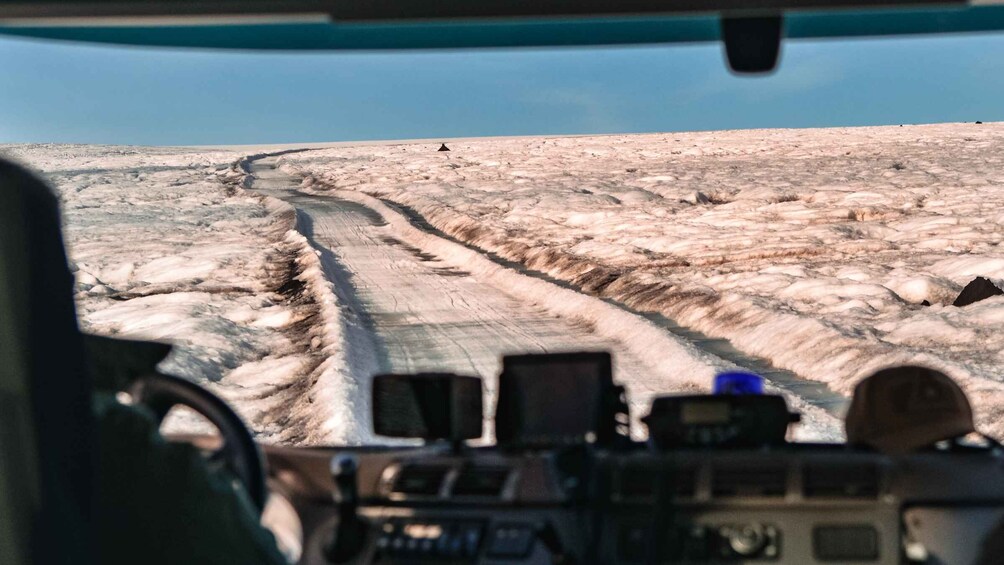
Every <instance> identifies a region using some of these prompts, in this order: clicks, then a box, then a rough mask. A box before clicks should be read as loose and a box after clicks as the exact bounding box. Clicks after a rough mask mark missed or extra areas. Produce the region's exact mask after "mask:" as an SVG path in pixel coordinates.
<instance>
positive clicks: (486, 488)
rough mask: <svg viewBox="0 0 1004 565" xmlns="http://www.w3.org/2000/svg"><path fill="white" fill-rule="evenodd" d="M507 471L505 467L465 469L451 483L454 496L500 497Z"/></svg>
mask: <svg viewBox="0 0 1004 565" xmlns="http://www.w3.org/2000/svg"><path fill="white" fill-rule="evenodd" d="M508 479H509V469H507V468H506V467H483V466H470V467H465V468H464V470H462V471H461V472H460V474H459V475H458V476H457V480H456V481H455V482H454V483H453V493H452V494H453V495H454V496H491V497H499V496H502V490H503V489H504V488H505V485H506V481H507V480H508Z"/></svg>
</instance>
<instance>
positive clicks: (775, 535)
mask: <svg viewBox="0 0 1004 565" xmlns="http://www.w3.org/2000/svg"><path fill="white" fill-rule="evenodd" d="M263 450H264V452H265V456H266V458H267V462H268V468H269V470H268V475H269V484H270V488H271V490H272V492H273V493H274V494H275V495H276V496H279V497H281V498H282V499H284V500H285V501H287V502H288V503H289V505H290V506H291V507H292V508H293V509H295V513H296V520H298V531H299V532H300V533H301V539H300V540H299V541H300V543H301V546H300V550H299V561H300V562H301V563H310V564H325V563H386V564H397V563H440V562H442V563H458V564H460V563H485V564H489V563H497V564H516V563H520V564H530V563H534V564H536V563H541V564H543V563H632V564H633V563H639V564H640V563H695V564H696V563H701V564H705V563H774V564H778V565H781V564H812V563H876V564H893V563H944V564H956V563H957V564H969V563H981V564H982V563H991V562H997V563H1000V562H1002V561H1001V560H999V559H1000V558H1001V556H1000V555H998V556H997V559H998V560H997V561H988V560H987V559H989V558H992V556H988V555H987V551H990V550H989V549H987V548H988V547H989V546H988V544H989V542H990V540H991V539H993V538H994V536H1001V535H1002V532H1004V458H1002V457H1001V456H1000V454H999V453H997V452H995V451H992V450H987V449H976V448H968V449H966V448H955V449H954V450H950V451H938V450H934V449H931V450H927V451H921V452H916V453H911V454H905V455H886V454H882V453H878V452H874V451H868V450H862V449H852V448H850V447H847V446H843V445H826V444H819V445H816V444H787V445H784V446H777V447H771V448H756V449H727V450H725V449H713V450H708V449H674V450H657V449H654V448H652V447H650V446H647V445H645V444H633V445H632V446H629V447H626V448H621V449H616V450H614V449H600V448H596V447H594V446H577V447H576V446H569V447H564V448H547V449H536V450H529V449H527V450H518V451H517V450H505V449H501V448H494V447H493V448H459V447H450V446H449V445H442V446H432V447H422V448H397V449H391V448H386V449H381V448H344V449H337V448H307V449H304V448H291V447H263ZM346 463H350V466H349V467H350V468H351V469H352V471H353V472H352V476H351V477H349V478H348V479H349V481H348V482H347V481H346V478H347V477H346V474H345V473H344V468H345V465H346ZM348 484H351V486H350V487H346V485H348ZM346 488H351V489H353V492H352V493H350V494H351V495H350V496H347V494H349V493H345V492H344V491H345V490H346ZM350 521H351V522H355V524H354V527H353V528H346V522H350ZM993 532H996V533H993ZM347 535H351V537H352V539H351V540H348V549H349V550H348V551H345V549H346V546H345V545H344V543H345V541H346V536H347ZM339 537H342V538H343V546H342V548H341V549H342V551H340V552H339V551H333V546H334V545H337V544H336V543H335V542H336V541H337V539H338V538H339Z"/></svg>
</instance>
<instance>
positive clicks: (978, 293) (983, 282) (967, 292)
mask: <svg viewBox="0 0 1004 565" xmlns="http://www.w3.org/2000/svg"><path fill="white" fill-rule="evenodd" d="M1002 294H1004V289H1002V288H1001V287H999V286H997V284H996V283H994V282H993V281H991V280H990V279H988V278H985V277H976V278H975V279H973V280H972V281H970V283H969V284H967V285H966V288H964V289H962V292H960V293H959V297H958V298H956V299H955V302H952V306H969V305H970V304H972V303H974V302H979V301H980V300H985V299H987V298H990V297H992V296H1000V295H1002Z"/></svg>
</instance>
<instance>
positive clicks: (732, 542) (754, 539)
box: [725, 524, 767, 557]
mask: <svg viewBox="0 0 1004 565" xmlns="http://www.w3.org/2000/svg"><path fill="white" fill-rule="evenodd" d="M725 539H726V540H728V542H729V547H731V548H732V551H734V552H736V555H741V556H743V557H751V556H754V555H756V554H757V553H759V552H760V550H761V549H763V546H764V544H766V542H767V537H766V536H765V535H764V532H763V526H761V525H760V524H746V525H742V526H736V527H734V528H729V530H728V532H727V533H726V534H725Z"/></svg>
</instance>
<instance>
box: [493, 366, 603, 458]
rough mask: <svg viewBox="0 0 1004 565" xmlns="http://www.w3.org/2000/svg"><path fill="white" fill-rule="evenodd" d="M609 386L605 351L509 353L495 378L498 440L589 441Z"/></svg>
mask: <svg viewBox="0 0 1004 565" xmlns="http://www.w3.org/2000/svg"><path fill="white" fill-rule="evenodd" d="M612 386H613V378H612V376H611V362H610V354H609V353H592V352H590V353H558V354H544V355H518V356H508V357H505V358H503V360H502V375H501V376H500V377H499V394H498V410H497V411H496V415H495V421H496V436H497V439H498V442H499V444H501V445H505V444H540V445H552V444H562V443H581V442H591V441H594V440H595V438H596V434H597V432H598V431H599V426H600V425H601V420H602V417H603V412H604V411H603V403H604V397H605V395H606V394H607V392H608V391H609V390H610V388H611V387H612Z"/></svg>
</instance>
